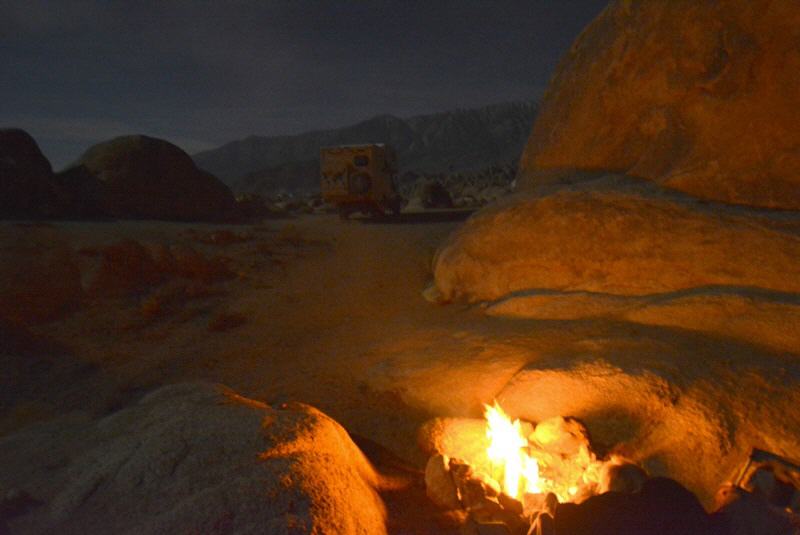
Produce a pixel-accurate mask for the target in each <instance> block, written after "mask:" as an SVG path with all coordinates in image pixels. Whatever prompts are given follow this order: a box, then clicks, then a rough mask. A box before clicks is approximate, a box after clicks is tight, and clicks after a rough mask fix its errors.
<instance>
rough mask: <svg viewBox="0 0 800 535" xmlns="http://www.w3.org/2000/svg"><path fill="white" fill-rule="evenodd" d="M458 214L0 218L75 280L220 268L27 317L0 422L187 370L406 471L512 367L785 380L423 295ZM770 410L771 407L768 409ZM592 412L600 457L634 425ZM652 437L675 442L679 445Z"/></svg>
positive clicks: (699, 352) (767, 370)
mask: <svg viewBox="0 0 800 535" xmlns="http://www.w3.org/2000/svg"><path fill="white" fill-rule="evenodd" d="M464 215H465V214H456V215H455V216H447V215H442V214H427V215H420V216H418V217H417V216H406V217H405V218H404V219H402V220H400V221H399V222H389V221H365V220H355V221H349V222H343V221H340V220H339V219H338V218H337V217H335V216H331V215H308V216H302V217H299V218H295V219H291V220H273V221H267V222H265V223H263V224H259V225H254V226H236V227H222V226H207V225H197V224H168V223H155V222H105V223H53V224H47V225H33V226H31V225H22V224H18V223H13V222H5V223H2V224H1V225H0V248H2V250H3V251H5V253H7V254H12V253H13V252H14V251H15V250H16V249H15V248H19V247H22V246H23V245H24V246H25V247H29V246H30V244H34V243H35V244H38V245H37V247H42V248H44V249H47V248H57V249H66V250H69V251H71V254H72V255H73V257H74V258H75V259H76V262H77V264H78V265H79V267H80V272H81V277H82V280H83V284H84V286H85V287H87V288H88V287H90V286H91V284H92V277H94V276H96V273H97V269H98V267H97V264H98V262H99V260H98V259H97V255H96V254H94V253H93V251H96V250H98V249H102V248H103V247H105V246H108V245H110V244H113V243H117V242H119V241H120V240H123V239H134V240H136V241H138V242H140V243H141V244H143V245H145V246H146V247H148V248H154V247H157V246H158V245H159V244H162V245H173V246H174V245H176V244H177V245H179V246H190V247H192V248H194V249H195V250H196V251H198V252H200V253H202V254H203V255H205V256H206V257H214V256H218V257H220V258H221V259H222V260H223V261H224V262H225V263H226V265H227V266H228V268H229V270H230V272H231V273H232V274H233V275H234V276H233V278H231V279H228V280H224V281H221V282H215V283H213V284H209V285H208V286H207V288H206V291H204V292H202V293H201V294H199V295H197V296H194V297H191V298H184V299H183V300H182V301H180V302H179V303H177V304H175V305H172V306H168V307H165V309H164V310H161V311H160V312H158V313H156V314H154V313H152V311H151V308H150V304H151V303H152V299H153V295H154V292H156V291H158V287H153V288H148V289H145V290H142V291H139V292H138V293H136V294H134V295H125V296H117V297H113V296H109V295H97V294H91V295H87V296H86V297H84V298H82V299H81V302H80V303H78V304H75V305H73V306H72V308H71V309H70V310H68V311H67V312H65V313H63V314H62V315H61V316H60V317H59V318H57V319H55V320H52V321H39V322H33V324H32V325H30V326H29V327H28V333H27V334H24V335H18V336H17V338H18V340H16V341H12V342H13V344H15V345H16V347H13V345H12V346H11V347H10V348H6V349H11V351H4V352H5V353H9V354H13V356H10V357H8V358H6V359H4V360H3V361H2V366H3V367H4V368H5V370H3V371H4V373H3V375H4V376H5V379H4V380H3V382H4V384H3V390H4V392H5V393H4V394H3V395H2V397H0V401H2V406H0V408H2V414H0V430H2V432H5V433H7V432H10V431H12V430H13V429H15V428H18V427H20V426H22V425H25V424H27V423H29V422H31V421H34V420H37V419H44V418H48V417H50V416H53V415H56V414H63V413H65V412H70V411H75V410H80V411H89V412H91V413H93V414H97V415H101V414H108V413H109V412H112V411H114V410H117V409H119V408H120V407H123V406H125V405H127V404H129V403H130V402H132V401H133V400H135V399H138V398H139V397H140V396H141V395H143V393H144V392H146V391H148V390H150V389H152V388H154V387H156V386H158V385H162V384H169V383H174V382H179V381H184V380H189V379H202V380H207V381H212V382H218V383H223V384H225V385H228V386H230V387H231V388H233V389H235V390H237V391H239V392H241V393H243V394H245V395H247V396H251V397H254V398H257V399H263V400H265V401H267V402H268V403H278V402H282V401H288V400H298V401H303V402H307V403H310V404H312V405H315V406H317V407H318V408H320V409H321V410H323V411H325V412H326V413H328V414H329V415H331V416H332V417H333V418H335V419H336V420H338V421H339V422H340V423H342V425H344V426H345V428H346V429H347V430H348V431H349V432H351V434H353V435H354V436H355V437H356V439H357V442H358V443H359V444H360V445H362V447H363V448H364V449H365V450H367V453H368V454H371V455H372V456H373V457H374V458H377V459H379V463H382V464H384V465H391V464H397V463H403V464H404V465H406V467H410V468H412V469H420V468H421V467H422V466H423V463H424V460H425V459H424V455H423V454H422V452H421V451H420V450H419V448H418V447H417V438H416V437H417V431H418V429H419V427H420V425H421V424H422V423H423V422H425V421H426V420H428V419H430V418H431V417H435V416H462V417H478V416H480V415H481V413H482V404H483V403H488V402H491V400H492V399H493V398H495V397H501V398H502V397H503V396H506V397H508V398H509V399H510V400H512V401H513V398H514V397H515V396H516V397H517V398H519V392H518V390H519V388H517V389H516V390H515V379H516V380H518V379H519V378H520V376H521V375H520V374H522V376H524V373H525V372H526V370H531V369H536V368H542V369H547V370H570V369H572V368H573V367H574V366H575V360H574V356H575V355H583V354H586V353H593V354H595V355H600V356H601V357H602V359H604V360H603V361H604V362H606V363H608V364H609V366H611V367H613V366H621V367H623V368H624V367H626V366H628V367H630V366H634V367H639V368H643V369H645V371H646V369H647V367H651V368H652V369H656V370H660V371H662V372H663V371H664V370H666V371H667V372H668V373H672V374H674V375H675V377H677V378H678V379H676V383H678V384H681V385H682V386H683V387H685V388H687V389H700V390H702V388H703V381H704V380H705V377H706V376H705V375H703V374H704V373H706V371H707V373H708V374H712V375H714V374H716V375H717V376H721V374H723V372H722V371H720V370H723V369H727V370H729V371H730V374H731V375H732V376H740V375H741V376H747V377H757V378H760V379H759V381H755V382H752V381H751V383H752V384H755V385H759V384H761V385H763V388H764V389H765V391H768V390H769V389H770V388H771V387H770V384H771V383H770V381H771V378H773V377H775V375H776V374H778V375H780V374H783V375H782V376H781V377H783V379H781V381H783V382H782V383H781V384H782V385H783V386H786V387H787V388H791V385H794V384H796V382H797V377H800V373H798V370H797V365H796V364H795V362H796V359H795V358H794V356H793V355H791V354H788V353H769V352H766V353H765V352H764V351H763V349H761V348H753V347H750V346H747V345H746V344H742V343H739V342H735V341H731V340H727V339H718V338H713V337H709V336H705V335H702V334H698V333H696V332H691V331H687V330H683V329H676V328H668V327H656V326H645V325H639V324H635V323H628V322H619V321H610V320H602V319H597V318H588V319H584V320H564V321H553V320H548V321H545V320H535V319H507V318H499V317H491V316H487V315H485V314H484V313H483V310H482V309H481V307H480V306H467V305H459V304H453V305H447V306H436V305H432V304H430V303H428V302H427V301H425V299H423V297H422V294H421V293H422V291H423V290H424V288H425V287H426V285H427V284H428V283H429V281H430V279H431V261H432V257H433V254H434V252H435V251H436V248H437V247H438V246H439V244H440V243H442V241H443V240H444V239H445V238H446V237H447V235H448V234H449V233H450V232H451V231H453V230H454V229H455V228H456V227H457V226H458V225H459V224H460V220H461V219H463V216H464ZM219 230H229V231H231V232H233V233H234V234H235V235H237V236H240V237H241V238H242V239H241V241H238V240H233V241H234V243H223V242H220V243H213V242H214V240H212V239H210V238H209V237H210V236H211V235H212V233H214V232H218V231H219ZM6 283H8V281H6ZM163 286H164V285H161V287H163ZM162 291H163V290H162ZM221 315H222V318H223V320H224V319H225V318H228V319H230V318H233V320H232V321H230V322H228V323H226V322H225V321H221V320H220V317H221ZM8 343H10V342H8V341H7V344H8ZM641 356H644V357H645V358H642V359H641V360H637V359H639V358H640V357H641ZM632 362H633V363H634V364H631V363H632ZM754 362H755V363H754ZM759 363H761V364H759ZM702 370H706V371H703V372H702V373H701V371H702ZM715 370H716V371H715ZM731 370H732V371H731ZM787 377H788V378H787ZM680 378H684V379H685V380H683V381H682V380H681V379H680ZM517 382H518V381H517ZM734 383H735V381H734ZM751 383H748V384H751ZM731 384H733V383H731ZM734 387H735V388H740V387H739V386H738V385H734ZM748 388H756V387H753V386H750V387H748ZM779 390H780V389H779V388H777V387H776V389H775V392H776V393H777V395H782V394H781V393H782V392H783V390H780V392H779ZM708 391H709V392H710V394H708V395H709V396H718V397H717V398H715V399H716V400H717V401H718V402H719V403H728V402H730V399H734V398H736V399H738V398H740V397H744V398H746V397H747V396H748V395H749V393H748V392H735V393H733V394H731V395H729V394H728V393H725V392H724V388H722V387H720V386H719V385H713V388H709V390H708ZM526 395H527V394H526ZM762 397H763V396H762ZM523 398H524V396H523ZM553 399H557V398H555V397H554V398H553ZM692 399H694V398H692ZM754 399H757V397H756V398H754ZM501 401H502V399H501ZM635 402H636V400H633V401H632V403H635ZM754 403H755V402H754ZM705 406H707V405H703V407H705ZM703 410H704V409H703ZM780 410H782V409H781V407H780V406H779V405H776V406H775V407H774V410H773V412H776V413H777V412H779V411H780ZM762 412H763V411H762ZM767 412H769V411H767ZM765 414H766V413H765ZM762 416H763V415H762ZM603 418H604V415H603V414H598V416H597V420H596V421H595V422H594V425H590V430H593V432H594V433H595V435H596V436H595V438H596V439H597V442H598V444H597V447H598V448H599V449H600V450H601V451H602V450H603V449H608V448H611V447H613V446H614V445H615V444H614V442H615V441H619V440H620V438H625V436H624V434H625V433H627V434H628V435H630V436H629V437H628V438H630V439H631V440H630V442H631V443H632V444H636V437H635V436H634V435H636V431H637V430H636V429H630V430H627V431H625V433H623V434H622V435H621V434H620V426H622V427H624V423H625V422H624V421H623V422H622V423H620V422H619V421H615V422H612V424H613V425H612V424H608V426H604V425H605V424H604V423H605V422H606V420H604V419H603ZM684 423H686V422H684ZM745 439H746V437H745ZM745 439H742V440H745ZM663 440H664V442H665V443H667V444H669V445H673V446H674V443H676V442H679V441H680V440H681V437H663ZM742 440H731V444H729V445H728V446H727V450H726V452H725V453H726V454H730V453H731V451H732V452H733V453H734V454H735V455H729V456H728V457H727V459H728V461H726V462H728V464H727V465H725V466H721V467H720V466H715V467H714V470H712V471H705V472H703V471H702V470H701V471H700V472H703V473H701V474H700V475H698V476H697V479H696V480H694V481H688V482H687V484H688V485H689V486H690V487H691V488H692V489H693V490H695V491H696V492H698V493H699V494H700V495H701V497H702V498H704V499H705V500H706V502H707V503H708V499H709V498H710V496H711V494H712V493H713V491H714V489H713V488H712V486H713V485H712V484H711V483H710V481H713V480H714V479H715V478H718V477H719V474H722V473H726V471H730V470H732V469H733V468H735V467H734V466H733V465H731V464H730V462H732V461H730V459H734V460H735V459H737V458H741V456H743V455H746V451H744V450H743V449H742V446H741V444H743V443H744V442H742ZM745 441H746V440H745ZM648 444H651V443H648ZM766 445H767V446H769V445H770V444H766ZM650 447H651V449H652V446H650ZM740 450H741V451H740ZM648 455H650V456H651V459H650V464H649V467H650V468H651V469H655V470H656V471H660V472H662V473H667V474H670V472H671V467H673V466H675V462H674V459H671V458H670V457H669V456H667V457H665V458H661V457H659V452H658V451H650V452H648ZM688 462H689V463H690V464H691V459H689V460H688ZM720 482H721V481H720ZM420 496H421V495H420V494H419V493H418V494H416V495H413V496H411V495H407V496H405V497H403V498H402V500H401V501H402V502H403V503H404V504H405V505H402V504H401V505H398V506H397V507H401V508H402V507H409V505H408V504H409V503H411V504H412V505H411V506H410V507H419V504H420V503H422V501H423V500H422V498H421V497H420ZM409 500H410V502H409ZM415 500H416V501H415ZM392 507H393V505H392V504H391V503H390V504H389V508H390V510H391V509H392Z"/></svg>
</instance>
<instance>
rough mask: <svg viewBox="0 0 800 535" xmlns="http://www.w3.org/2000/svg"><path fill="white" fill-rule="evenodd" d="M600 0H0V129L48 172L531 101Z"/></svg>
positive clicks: (593, 15)
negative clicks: (16, 136)
mask: <svg viewBox="0 0 800 535" xmlns="http://www.w3.org/2000/svg"><path fill="white" fill-rule="evenodd" d="M606 3H607V2H606V0H527V1H513V2H512V1H507V2H501V1H497V2H495V1H489V0H485V1H467V0H463V1H446V0H427V1H420V2H416V1H412V0H402V1H396V2H392V1H360V2H356V1H336V2H333V1H331V2H322V1H319V2H312V1H290V0H284V1H277V0H272V1H270V0H266V1H264V0H262V1H258V0H246V1H229V2H222V1H220V2H200V1H149V0H145V1H138V2H133V1H128V2H123V1H114V0H76V1H70V0H62V1H48V0H0V127H11V126H14V127H19V128H23V129H25V130H27V131H28V132H29V133H31V134H32V135H33V136H34V137H35V138H36V140H37V141H38V142H39V145H40V146H41V148H42V150H43V152H44V153H45V155H46V156H47V157H48V158H49V159H50V160H51V162H52V163H53V166H54V168H55V169H56V170H59V169H61V168H63V167H64V166H65V165H67V164H68V163H69V162H71V161H74V160H75V159H76V158H77V157H78V156H80V154H81V153H82V152H83V151H84V150H85V149H86V148H88V147H89V146H90V145H92V144H94V143H96V142H98V141H102V140H105V139H109V138H111V137H115V136H119V135H125V134H132V133H142V134H148V135H151V136H156V137H161V138H165V139H168V140H170V141H172V142H173V143H175V144H177V145H179V146H180V147H182V148H183V149H184V150H186V151H187V152H190V153H194V152H197V151H199V150H204V149H208V148H213V147H216V146H219V145H221V144H223V143H226V142H229V141H233V140H235V139H240V138H243V137H246V136H248V135H252V134H255V135H279V134H293V133H300V132H303V131H307V130H313V129H320V128H329V127H339V126H345V125H348V124H351V123H354V122H357V121H359V120H362V119H367V118H369V117H371V116H374V115H376V114H380V113H391V114H394V115H397V116H400V117H408V116H412V115H418V114H422V113H430V112H437V111H444V110H449V109H454V108H471V107H478V106H482V105H485V104H493V103H498V102H507V101H519V100H531V99H535V98H537V97H539V96H540V95H541V94H542V92H543V90H544V88H545V87H546V84H547V81H548V79H549V77H550V75H551V73H552V71H553V69H554V68H555V66H556V64H557V63H558V60H559V58H560V57H561V55H562V54H563V53H564V52H565V51H566V50H567V49H568V48H569V45H570V44H571V43H572V41H573V40H574V38H575V37H576V36H577V35H578V33H580V31H581V29H583V27H584V26H586V24H588V23H589V22H590V21H591V20H592V19H593V18H594V17H595V16H596V15H597V14H598V13H599V12H600V11H601V10H602V8H603V7H604V5H605V4H606Z"/></svg>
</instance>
